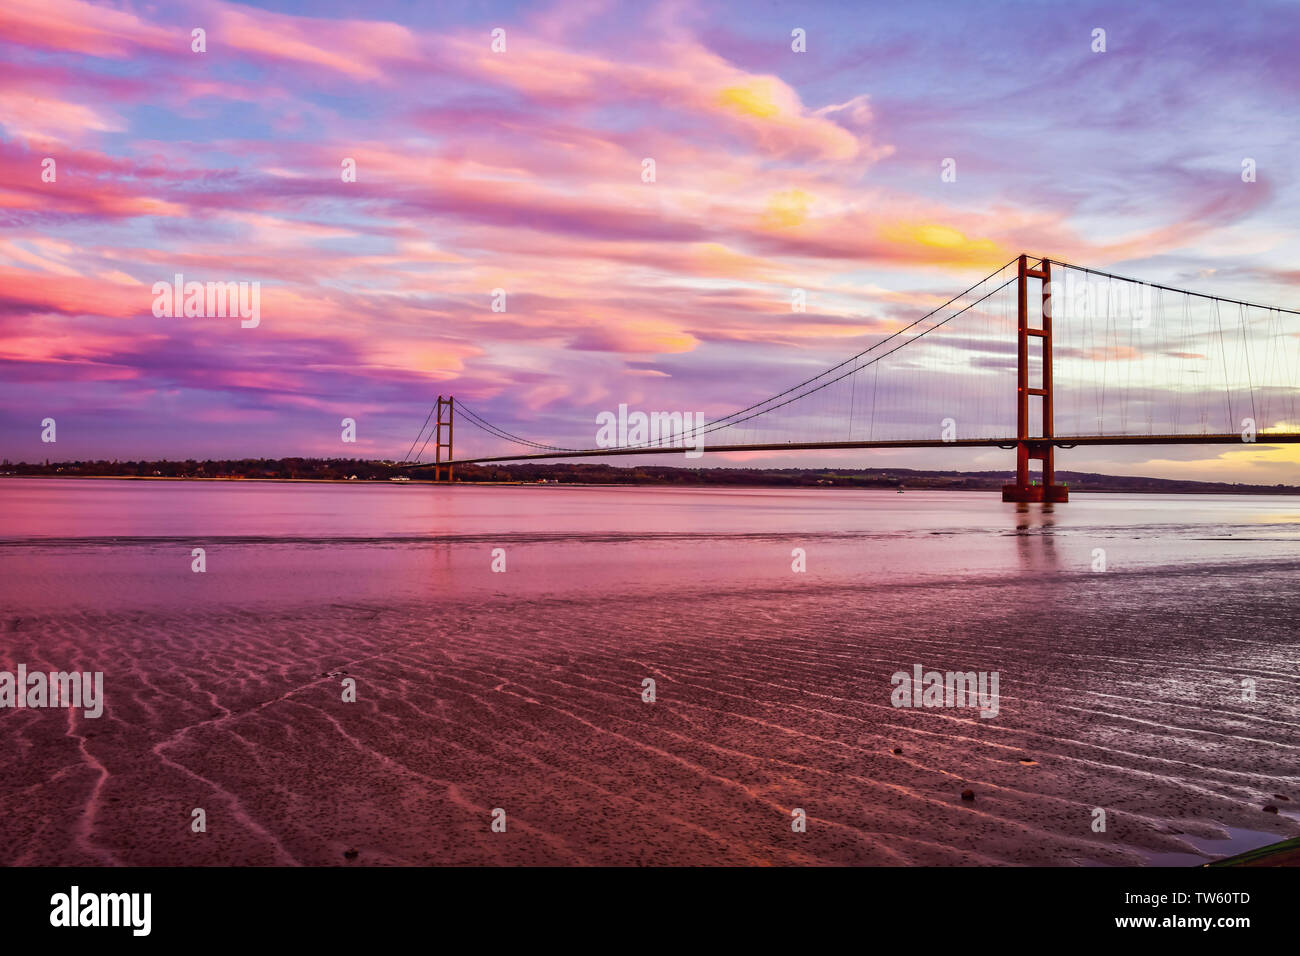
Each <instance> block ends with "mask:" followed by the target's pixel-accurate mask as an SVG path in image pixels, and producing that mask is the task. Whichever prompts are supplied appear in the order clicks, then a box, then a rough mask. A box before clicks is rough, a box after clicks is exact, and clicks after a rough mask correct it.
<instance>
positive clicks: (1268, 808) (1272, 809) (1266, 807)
mask: <svg viewBox="0 0 1300 956" xmlns="http://www.w3.org/2000/svg"><path fill="white" fill-rule="evenodd" d="M1264 812H1265V813H1277V807H1275V806H1273V804H1271V803H1266V804H1264Z"/></svg>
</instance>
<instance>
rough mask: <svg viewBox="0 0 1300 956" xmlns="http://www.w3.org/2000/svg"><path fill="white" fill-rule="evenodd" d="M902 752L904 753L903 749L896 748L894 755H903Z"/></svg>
mask: <svg viewBox="0 0 1300 956" xmlns="http://www.w3.org/2000/svg"><path fill="white" fill-rule="evenodd" d="M902 752H903V748H902V747H895V748H894V753H896V754H901V753H902Z"/></svg>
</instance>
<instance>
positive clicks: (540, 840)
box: [0, 480, 1300, 865]
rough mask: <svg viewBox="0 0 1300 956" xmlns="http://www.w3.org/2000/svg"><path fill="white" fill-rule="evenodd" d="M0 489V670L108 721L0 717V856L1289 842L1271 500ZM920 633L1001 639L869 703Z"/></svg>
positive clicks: (857, 858) (957, 850)
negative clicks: (959, 681)
mask: <svg viewBox="0 0 1300 956" xmlns="http://www.w3.org/2000/svg"><path fill="white" fill-rule="evenodd" d="M0 514H4V516H5V518H4V523H3V525H0V670H6V669H7V670H10V671H12V670H14V669H15V668H16V667H17V665H18V664H19V663H22V664H25V665H26V666H27V667H28V668H29V669H32V670H36V669H45V670H71V669H74V668H75V669H77V670H82V671H100V672H102V673H103V674H104V688H105V703H104V714H103V716H102V717H100V718H98V719H92V718H89V717H86V716H84V714H82V713H80V712H78V711H77V710H75V709H21V710H19V709H3V710H0V766H3V767H4V768H5V772H4V777H3V780H2V781H0V839H2V840H3V843H2V844H0V845H2V846H3V849H2V850H0V862H4V863H31V864H34V863H74V862H75V863H96V862H99V863H106V864H110V863H124V864H146V863H175V864H223V863H292V862H298V863H308V864H335V863H337V864H344V865H363V864H367V863H370V864H375V863H399V864H406V863H422V864H423V863H431V864H438V863H449V864H471V863H759V864H767V863H772V864H790V863H867V864H926V863H940V864H958V863H1033V864H1050V863H1059V864H1118V865H1138V864H1144V863H1195V862H1198V861H1200V860H1204V859H1209V858H1212V857H1214V856H1219V855H1226V854H1227V853H1230V852H1236V851H1237V850H1239V849H1242V848H1244V846H1246V845H1254V844H1258V843H1262V842H1267V841H1268V840H1269V839H1273V838H1277V839H1280V838H1283V837H1285V836H1293V835H1296V834H1297V833H1300V822H1297V821H1298V820H1300V733H1297V730H1298V729H1300V699H1298V698H1297V695H1296V686H1297V679H1298V678H1300V663H1298V662H1300V634H1298V633H1297V627H1296V625H1295V623H1294V622H1295V621H1296V620H1297V619H1298V618H1300V615H1298V614H1297V611H1300V607H1298V605H1300V598H1297V597H1296V581H1297V571H1300V549H1298V548H1297V545H1298V544H1300V501H1297V500H1296V499H1290V498H1285V497H1278V498H1257V497H1230V498H1229V497H1208V496H1207V497H1194V498H1192V497H1183V496H1179V497H1173V496H1171V497H1153V496H1101V495H1098V496H1076V500H1075V501H1072V502H1070V503H1069V504H1067V505H1061V506H1057V507H1056V508H1055V509H1054V510H1048V511H1044V509H1043V507H1042V506H1037V505H1034V506H1016V505H1009V504H1003V503H1001V502H1000V501H998V500H997V499H996V496H991V495H984V494H957V493H949V494H945V493H938V492H934V493H921V492H908V493H907V494H905V495H895V494H893V493H892V492H890V493H875V492H850V491H842V490H839V489H816V490H808V491H784V490H782V491H775V490H773V491H754V490H744V491H742V490H694V489H657V488H572V487H563V486H561V487H552V486H547V487H523V488H519V487H498V488H474V487H454V488H446V487H431V486H422V485H417V484H412V485H407V486H389V485H385V486H378V485H364V486H360V487H358V486H352V485H312V484H293V483H267V484H253V483H251V482H239V483H234V482H231V483H215V482H214V483H194V482H189V483H172V482H125V481H122V482H113V481H54V480H44V481H42V480H5V481H3V482H0ZM195 548H202V549H203V552H204V562H205V567H206V570H205V571H204V572H203V573H195V572H194V571H193V570H192V566H193V563H194V560H195V559H194V557H193V549H195ZM494 549H502V552H503V553H502V554H500V555H498V556H497V558H498V559H500V558H504V561H505V567H506V570H505V572H504V573H494V572H493V571H492V570H491V568H492V564H493V561H494V556H493V551H494ZM794 549H801V550H802V552H803V562H804V564H805V566H806V569H807V570H806V571H805V572H802V573H796V572H795V571H793V570H792V564H793V563H794V562H795V561H796V560H797V555H794V554H792V552H793V551H794ZM1098 549H1100V550H1101V551H1102V552H1103V558H1104V562H1105V570H1104V571H1100V570H1093V569H1094V568H1095V567H1097V565H1098V556H1097V551H1098ZM916 665H921V667H922V668H923V669H925V670H927V671H929V670H935V671H940V672H947V671H957V672H968V671H974V672H986V673H993V672H996V673H997V674H998V677H999V701H998V712H997V715H996V716H995V717H993V718H982V717H980V716H979V713H978V711H976V710H974V709H971V708H949V707H937V708H911V709H909V708H900V707H895V706H893V703H892V701H891V693H892V692H893V691H894V686H893V685H892V684H891V675H893V674H895V673H896V672H899V671H908V672H910V671H911V670H912V669H913V667H914V666H916ZM347 679H351V680H353V681H355V684H356V701H355V702H345V701H344V700H343V699H342V698H343V690H344V687H345V681H346V680H347ZM647 679H650V680H652V681H654V691H655V700H654V702H653V703H647V702H645V700H643V694H644V693H645V686H646V685H645V684H644V682H645V681H646V680H647ZM1244 680H1249V681H1252V682H1253V685H1252V689H1253V693H1254V697H1255V699H1254V700H1246V699H1243V697H1244V696H1248V695H1244V694H1243V681H1244ZM896 749H897V750H900V751H901V753H894V751H895V750H896ZM963 790H971V791H972V792H973V794H974V800H963V799H962V798H961V794H962V791H963ZM1264 805H1272V806H1275V807H1277V808H1278V809H1279V811H1280V812H1279V813H1277V814H1273V813H1265V812H1264V811H1263V810H1262V807H1263V806H1264ZM196 808H202V809H203V810H204V812H205V815H206V822H207V832H205V833H194V832H192V828H191V821H192V818H193V816H192V815H193V811H194V810H195V809H196ZM497 808H500V809H502V810H504V811H505V816H506V821H507V825H506V832H504V833H498V832H493V830H492V828H491V822H492V815H493V811H494V810H495V809H497ZM795 809H799V810H803V811H804V812H805V814H806V818H807V827H806V832H795V831H794V830H792V828H791V821H792V816H791V813H792V811H793V810H795ZM1098 809H1101V810H1104V811H1105V821H1106V829H1105V831H1104V832H1097V831H1096V830H1094V826H1095V821H1096V820H1097V813H1096V811H1097V810H1098ZM353 851H355V853H353ZM345 854H348V855H347V856H345Z"/></svg>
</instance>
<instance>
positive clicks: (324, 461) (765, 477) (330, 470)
mask: <svg viewBox="0 0 1300 956" xmlns="http://www.w3.org/2000/svg"><path fill="white" fill-rule="evenodd" d="M399 475H410V476H411V478H412V479H414V480H417V481H418V480H422V479H428V478H431V477H432V472H431V470H430V471H425V470H421V469H399V468H397V467H396V463H395V462H391V461H372V460H365V459H356V458H244V459H234V460H208V461H196V460H193V459H191V460H187V461H167V460H165V459H164V460H162V461H63V462H49V461H46V462H43V463H36V464H27V463H25V462H20V463H18V464H12V463H10V462H9V461H7V460H6V461H4V462H3V463H0V476H11V477H55V478H226V479H281V480H284V479H294V480H307V481H311V480H316V481H347V480H353V479H355V480H357V481H386V480H388V479H390V478H393V477H397V476H399ZM1056 476H1057V481H1059V482H1062V483H1065V484H1068V485H1069V486H1070V489H1071V490H1072V491H1123V492H1151V493H1161V494H1238V495H1240V494H1259V495H1264V494H1268V495H1278V494H1282V495H1293V494H1300V487H1297V486H1295V485H1282V484H1277V485H1246V484H1230V483H1226V482H1216V481H1187V480H1184V479H1173V478H1142V477H1127V476H1122V475H1097V474H1092V473H1089V472H1078V471H1064V472H1062V471H1058V472H1057V473H1056ZM1014 477H1015V476H1014V474H1013V473H1012V472H1010V471H975V472H962V471H920V470H916V469H912V468H675V467H670V466H666V465H636V466H631V467H616V466H614V465H602V464H572V463H568V462H521V463H520V464H517V465H459V466H457V468H456V480H457V481H463V482H471V483H488V482H517V483H525V484H533V483H537V482H542V481H545V482H555V483H560V484H588V485H696V486H701V485H703V486H708V485H728V486H761V487H778V488H804V487H816V486H822V487H838V488H898V487H903V488H938V489H946V490H951V491H997V490H999V489H1001V487H1002V485H1003V484H1004V483H1006V482H1008V481H1011V480H1013V478H1014Z"/></svg>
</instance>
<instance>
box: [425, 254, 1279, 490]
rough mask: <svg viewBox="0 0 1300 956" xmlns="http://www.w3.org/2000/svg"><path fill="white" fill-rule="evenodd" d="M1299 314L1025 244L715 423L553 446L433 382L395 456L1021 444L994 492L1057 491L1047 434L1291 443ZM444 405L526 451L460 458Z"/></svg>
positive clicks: (475, 460)
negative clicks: (1035, 471)
mask: <svg viewBox="0 0 1300 956" xmlns="http://www.w3.org/2000/svg"><path fill="white" fill-rule="evenodd" d="M1031 293H1032V294H1031ZM1297 315H1300V312H1297V311H1295V310H1291V309H1282V308H1277V307H1273V306H1264V305H1258V304H1254V303H1249V302H1242V301H1240V300H1237V299H1227V298H1223V297H1220V296H1212V295H1206V294H1204V293H1199V292H1191V291H1188V290H1185V289H1174V288H1170V287H1168V286H1161V285H1151V284H1147V283H1143V282H1140V281H1138V280H1136V279H1129V278H1125V277H1122V276H1116V275H1112V274H1110V273H1105V272H1099V271H1096V270H1092V269H1086V268H1083V267H1080V266H1074V265H1069V264H1068V263H1062V262H1055V261H1052V260H1049V259H1031V258H1030V257H1028V256H1023V255H1022V256H1020V257H1019V258H1018V259H1016V260H1013V261H1012V262H1010V263H1008V264H1007V265H1005V266H1003V267H1002V268H1001V269H999V270H998V271H997V272H994V273H993V274H992V275H990V276H988V277H986V278H985V279H983V280H982V281H980V282H978V283H976V284H975V285H974V286H972V287H971V288H969V289H967V290H966V291H965V292H963V293H961V294H960V295H958V296H956V297H955V298H953V299H950V300H949V301H948V302H946V303H944V304H943V305H942V306H940V307H939V308H937V309H935V310H933V311H932V312H930V313H928V314H926V315H924V316H922V317H921V318H919V319H916V320H915V321H913V322H911V323H909V324H907V325H905V326H904V327H903V328H901V329H898V330H897V331H895V332H893V333H891V334H889V335H888V336H886V337H885V338H883V339H882V340H881V341H880V342H877V343H876V344H875V345H872V346H871V347H870V348H868V349H866V350H864V351H862V352H859V353H858V354H856V355H854V356H851V357H850V358H848V359H846V360H844V361H843V362H841V363H839V364H838V365H835V366H832V367H831V368H829V369H826V370H825V371H822V372H820V373H818V374H817V375H814V376H813V377H812V378H809V379H806V380H804V381H803V382H800V383H799V384H797V385H794V386H792V387H790V388H787V389H785V390H784V391H782V392H779V393H778V394H776V395H773V396H771V397H769V398H766V399H764V400H763V401H761V402H757V403H755V404H752V405H749V406H747V407H745V408H742V409H740V410H738V411H735V412H732V413H731V414H729V415H726V416H724V417H722V418H719V419H716V420H715V421H712V422H709V423H708V424H700V425H698V426H697V427H695V428H691V427H690V426H689V425H687V426H685V427H682V426H679V429H680V430H678V431H676V432H673V433H671V434H667V435H658V436H655V437H652V438H651V440H649V441H638V442H627V443H625V444H622V445H616V446H614V447H596V448H564V447H560V446H556V445H549V444H545V443H542V442H538V441H535V440H532V439H528V438H523V437H520V436H519V435H515V434H512V433H510V432H508V431H506V430H504V429H502V428H499V427H497V426H496V425H493V424H492V423H491V422H488V421H487V420H486V419H484V418H483V417H482V416H480V415H478V414H476V413H475V412H474V411H473V410H471V409H470V408H468V407H467V406H466V405H465V404H464V403H463V402H456V401H455V400H454V399H452V398H449V397H447V398H444V397H442V396H439V398H438V400H437V403H436V404H435V406H434V408H433V409H431V410H430V412H429V416H428V418H426V420H425V423H424V426H422V427H421V429H420V432H419V434H418V435H417V436H416V439H415V441H414V442H412V444H411V451H409V452H408V453H407V458H408V459H412V458H414V459H418V458H419V457H420V456H422V455H423V453H424V451H425V449H426V448H427V446H428V444H429V443H430V442H431V441H432V442H433V443H434V460H433V461H432V462H419V461H418V460H410V461H408V462H406V463H404V464H403V465H402V466H401V467H404V468H411V469H418V468H432V469H433V473H434V478H435V480H443V477H444V474H445V477H446V480H449V481H450V480H452V478H453V475H454V467H455V466H456V465H464V464H487V463H491V462H513V461H527V460H554V459H570V458H605V457H616V456H625V455H664V454H672V453H684V452H687V451H692V452H745V451H803V450H813V449H850V448H940V447H957V448H962V447H965V448H970V447H998V448H1008V449H1015V451H1016V480H1015V482H1014V483H1012V484H1008V485H1005V486H1003V489H1002V497H1003V499H1004V500H1007V501H1049V502H1050V501H1065V500H1066V499H1067V497H1068V492H1067V489H1066V487H1065V486H1064V485H1058V484H1056V480H1055V450H1056V449H1057V448H1072V447H1075V446H1077V445H1193V444H1241V443H1243V442H1252V441H1256V440H1259V441H1261V442H1266V443H1270V444H1275V443H1291V442H1300V417H1298V416H1297V408H1296V402H1297V387H1296V383H1297V381H1300V376H1298V374H1297V373H1298V372H1300V326H1297V325H1294V324H1293V325H1291V326H1290V327H1288V325H1287V322H1289V321H1293V320H1292V317H1293V316H1297ZM1054 326H1055V327H1054ZM1013 383H1014V385H1013ZM457 412H459V413H460V415H459V416H456V413H457ZM454 417H456V418H457V420H459V421H463V422H467V423H468V424H471V425H473V426H474V427H475V428H476V429H479V430H480V431H482V432H484V433H486V434H487V435H490V436H492V437H493V438H494V439H496V440H498V441H501V442H505V443H508V444H510V445H513V446H517V447H522V449H524V450H521V451H519V452H518V453H508V454H491V455H483V456H479V457H467V458H459V459H457V458H455V457H454V455H453V443H452V434H453V418H454ZM426 429H427V430H428V435H427V437H426V436H425V432H426ZM421 438H424V444H423V445H421V446H420V452H419V453H418V454H415V453H414V450H415V446H416V445H417V444H418V443H419V442H420V439H421ZM1034 461H1037V462H1041V467H1042V472H1041V477H1040V478H1035V477H1034V476H1033V475H1032V473H1031V471H1030V463H1031V462H1034Z"/></svg>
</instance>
